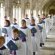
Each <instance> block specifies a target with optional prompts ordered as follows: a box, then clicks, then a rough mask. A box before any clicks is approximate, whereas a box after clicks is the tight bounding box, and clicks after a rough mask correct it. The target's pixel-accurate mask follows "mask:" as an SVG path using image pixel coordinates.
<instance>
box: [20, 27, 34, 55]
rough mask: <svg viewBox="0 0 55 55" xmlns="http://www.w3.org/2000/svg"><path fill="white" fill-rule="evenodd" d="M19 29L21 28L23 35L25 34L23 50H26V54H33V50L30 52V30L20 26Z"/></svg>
mask: <svg viewBox="0 0 55 55" xmlns="http://www.w3.org/2000/svg"><path fill="white" fill-rule="evenodd" d="M19 30H21V31H22V32H23V33H24V34H25V35H26V42H25V44H24V42H23V44H24V46H23V47H24V48H26V50H25V51H24V52H26V55H33V52H32V50H33V49H32V43H31V31H30V29H29V28H25V29H23V28H20V29H19Z"/></svg>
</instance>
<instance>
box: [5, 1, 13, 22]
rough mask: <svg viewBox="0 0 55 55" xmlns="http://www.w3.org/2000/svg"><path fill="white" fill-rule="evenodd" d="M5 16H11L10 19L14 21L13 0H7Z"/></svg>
mask: <svg viewBox="0 0 55 55" xmlns="http://www.w3.org/2000/svg"><path fill="white" fill-rule="evenodd" d="M5 16H7V17H9V19H10V20H11V21H12V16H13V6H12V0H5Z"/></svg>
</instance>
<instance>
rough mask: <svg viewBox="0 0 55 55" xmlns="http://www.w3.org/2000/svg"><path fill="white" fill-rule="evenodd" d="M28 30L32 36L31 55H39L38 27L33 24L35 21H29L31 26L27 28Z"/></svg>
mask: <svg viewBox="0 0 55 55" xmlns="http://www.w3.org/2000/svg"><path fill="white" fill-rule="evenodd" d="M28 28H29V29H30V30H31V34H32V37H31V38H32V47H33V55H36V52H37V54H38V55H39V53H40V52H39V51H40V31H39V28H38V26H36V24H35V20H34V19H33V18H32V19H31V24H30V25H29V26H28Z"/></svg>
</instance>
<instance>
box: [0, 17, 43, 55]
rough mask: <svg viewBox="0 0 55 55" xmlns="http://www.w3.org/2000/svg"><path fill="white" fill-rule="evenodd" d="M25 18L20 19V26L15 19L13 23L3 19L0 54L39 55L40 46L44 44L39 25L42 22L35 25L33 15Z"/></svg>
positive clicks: (41, 27) (41, 28)
mask: <svg viewBox="0 0 55 55" xmlns="http://www.w3.org/2000/svg"><path fill="white" fill-rule="evenodd" d="M27 20H29V18H27V17H26V18H25V19H22V21H21V24H22V26H21V27H19V25H18V24H17V23H16V21H17V20H16V19H14V23H13V24H11V23H10V21H9V20H5V26H4V27H3V28H2V33H3V34H4V36H0V55H41V54H40V46H41V47H42V45H43V44H44V42H43V37H42V36H43V35H42V32H43V31H42V30H43V26H41V25H42V24H43V23H44V22H43V21H42V22H40V23H39V24H38V25H36V24H35V19H34V18H33V17H32V19H31V20H29V21H27ZM29 22H30V23H29ZM28 23H29V24H28ZM43 25H44V24H43Z"/></svg>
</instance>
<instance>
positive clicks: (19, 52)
mask: <svg viewBox="0 0 55 55" xmlns="http://www.w3.org/2000/svg"><path fill="white" fill-rule="evenodd" d="M12 41H13V42H14V43H15V44H16V45H17V47H18V50H16V55H26V54H25V52H26V49H25V48H24V44H25V42H24V43H23V42H22V41H21V40H16V41H14V40H12Z"/></svg>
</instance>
